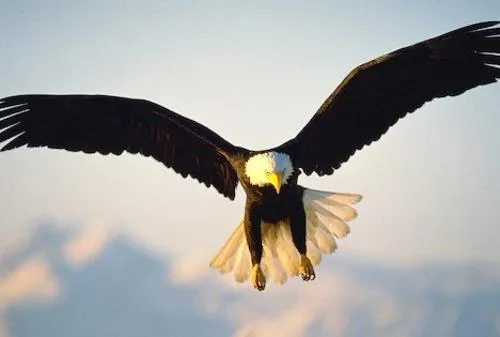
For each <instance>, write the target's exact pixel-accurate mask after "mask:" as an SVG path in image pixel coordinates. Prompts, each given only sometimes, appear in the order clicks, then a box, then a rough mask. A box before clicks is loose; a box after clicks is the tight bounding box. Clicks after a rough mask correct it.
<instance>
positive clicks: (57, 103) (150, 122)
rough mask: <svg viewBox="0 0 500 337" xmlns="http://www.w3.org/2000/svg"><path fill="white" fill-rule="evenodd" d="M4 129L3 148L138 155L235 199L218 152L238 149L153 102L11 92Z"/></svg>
mask: <svg viewBox="0 0 500 337" xmlns="http://www.w3.org/2000/svg"><path fill="white" fill-rule="evenodd" d="M1 118H3V119H1ZM3 128H5V129H4V130H3V131H2V132H1V133H0V143H1V142H3V141H5V140H8V139H12V138H13V139H12V140H11V141H10V142H9V143H7V144H6V145H5V146H4V147H3V148H2V151H5V150H11V149H14V148H17V147H20V146H23V145H28V147H38V146H47V147H49V148H54V149H65V150H69V151H82V152H85V153H94V152H99V153H101V154H109V153H113V154H115V155H119V154H121V153H122V152H123V151H127V152H130V153H141V154H143V155H145V156H151V157H153V158H155V159H156V160H158V161H160V162H162V163H163V164H165V166H167V167H171V168H173V169H174V170H175V171H176V172H177V173H179V174H181V175H182V176H183V177H187V176H188V175H190V176H191V177H193V178H195V179H197V180H198V181H200V182H202V183H204V184H205V185H206V186H207V187H208V186H213V187H215V188H216V189H217V191H219V192H220V193H221V194H223V195H224V196H226V197H229V198H230V199H234V193H235V188H236V185H237V184H238V178H237V175H236V172H235V171H234V169H233V166H232V165H231V164H230V163H229V162H228V161H227V159H226V157H224V155H223V153H222V150H223V151H226V152H227V153H232V152H234V151H235V150H236V148H235V147H234V146H232V145H231V144H230V143H229V142H227V141H225V140H224V139H223V138H222V137H220V136H218V135H217V134H216V133H215V132H212V131H211V130H209V129H208V128H206V127H204V126H203V125H200V124H198V123H197V122H195V121H192V120H190V119H188V118H185V117H183V116H180V115H179V114H176V113H175V112H173V111H171V110H169V109H166V108H164V107H162V106H159V105H157V104H154V103H152V102H148V101H145V100H139V99H129V98H122V97H114V96H104V95H20V96H12V97H7V98H4V99H3V100H1V101H0V130H1V129H3ZM214 144H215V145H214Z"/></svg>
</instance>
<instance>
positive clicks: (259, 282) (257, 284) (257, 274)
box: [250, 264, 266, 291]
mask: <svg viewBox="0 0 500 337" xmlns="http://www.w3.org/2000/svg"><path fill="white" fill-rule="evenodd" d="M250 279H251V280H252V285H253V287H254V288H255V289H257V290H258V291H262V290H264V289H265V288H266V277H265V276H264V273H263V272H262V269H261V268H260V265H258V264H255V265H254V266H253V267H252V272H251V273H250Z"/></svg>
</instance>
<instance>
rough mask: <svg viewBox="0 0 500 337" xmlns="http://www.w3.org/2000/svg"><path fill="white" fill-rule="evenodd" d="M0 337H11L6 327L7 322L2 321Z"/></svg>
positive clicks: (0, 321)
mask: <svg viewBox="0 0 500 337" xmlns="http://www.w3.org/2000/svg"><path fill="white" fill-rule="evenodd" d="M0 337H9V334H8V332H7V327H6V326H5V322H4V321H3V320H1V319H0Z"/></svg>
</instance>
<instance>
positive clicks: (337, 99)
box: [0, 21, 500, 290]
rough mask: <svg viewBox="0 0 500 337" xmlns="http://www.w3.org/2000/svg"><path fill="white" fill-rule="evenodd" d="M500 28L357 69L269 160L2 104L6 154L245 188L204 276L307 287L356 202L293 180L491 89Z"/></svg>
mask: <svg viewBox="0 0 500 337" xmlns="http://www.w3.org/2000/svg"><path fill="white" fill-rule="evenodd" d="M499 23H500V21H486V22H479V23H475V24H472V25H469V26H465V27H462V28H459V29H456V30H453V31H450V32H447V33H445V34H442V35H439V36H436V37H433V38H431V39H427V40H424V41H421V42H419V43H416V44H413V45H409V46H406V47H404V48H401V49H397V50H395V51H393V52H390V53H388V54H385V55H382V56H380V57H378V58H376V59H373V60H371V61H368V62H366V63H364V64H361V65H359V66H358V67H356V68H355V69H353V70H352V71H351V72H349V74H348V75H347V76H346V77H345V78H344V80H343V81H342V82H341V83H340V84H339V85H338V86H337V88H336V89H335V90H334V91H333V92H332V93H331V95H330V96H329V97H327V98H326V100H325V101H324V102H323V104H321V106H320V107H319V108H318V110H317V111H316V113H315V114H314V115H313V117H312V118H311V119H310V121H309V122H308V123H307V124H306V125H305V126H304V127H303V128H302V129H301V130H300V131H299V132H298V133H297V135H296V136H295V137H294V138H292V139H290V140H288V141H286V142H284V143H283V144H281V145H278V146H276V147H273V148H269V149H267V150H262V151H253V150H249V149H246V148H243V147H238V146H235V145H234V144H232V143H230V142H229V141H227V140H226V139H224V138H223V137H221V136H220V135H218V134H217V133H216V132H214V131H212V130H210V129H209V128H208V127H206V126H204V125H202V124H199V123H197V122H196V121H193V120H191V119H189V118H187V117H184V116H182V115H180V114H178V113H176V112H174V111H172V110H170V109H168V108H166V107H164V106H161V105H159V104H157V103H154V102H151V101H147V100H143V99H135V98H126V97H119V96H109V95H88V94H78V95H53V94H44V95H16V96H10V97H5V98H2V99H0V144H1V143H3V142H6V144H5V145H3V147H2V148H1V151H7V150H13V149H16V148H18V147H23V146H27V147H35V148H36V147H48V148H52V149H64V150H67V151H79V152H85V153H100V154H103V155H107V154H114V155H120V154H122V153H123V152H129V153H132V154H141V155H143V156H146V157H152V158H153V159H155V160H156V161H158V162H160V163H162V164H163V165H165V166H166V167H167V168H171V169H173V170H174V171H175V172H176V173H178V174H180V175H182V176H183V177H185V178H187V177H190V178H193V179H195V180H197V181H199V182H200V183H203V184H204V185H205V186H207V187H213V188H214V189H215V190H216V191H217V192H219V193H220V194H221V195H223V196H224V197H227V198H229V199H231V200H233V199H234V198H235V193H236V187H237V185H238V184H240V185H241V186H242V188H243V190H244V191H245V193H246V201H245V210H244V213H243V215H242V218H241V219H240V222H239V223H238V225H237V226H236V228H235V230H234V231H233V233H232V234H231V235H230V237H229V239H228V240H227V241H226V243H225V244H224V245H223V246H222V248H221V249H220V250H219V252H218V253H217V254H216V255H215V256H214V258H213V259H212V261H211V263H210V266H211V267H212V268H214V269H217V270H219V271H220V272H221V273H232V274H233V276H234V279H235V280H236V281H238V282H243V281H245V280H248V279H250V281H251V283H252V285H253V287H254V288H256V289H258V290H263V289H264V288H265V286H266V280H268V279H271V280H273V281H275V282H277V283H280V284H282V283H284V282H285V281H286V280H287V278H288V277H293V276H298V275H300V276H301V277H302V278H303V279H304V280H306V281H308V280H312V279H314V278H315V272H314V268H313V266H314V265H316V264H318V263H320V261H321V258H322V256H323V255H325V254H330V253H332V252H333V251H335V249H336V247H337V245H336V239H338V238H342V237H344V236H345V235H347V233H349V227H348V225H347V222H348V221H350V220H352V219H354V218H355V217H356V211H355V210H354V208H353V207H352V205H354V204H355V203H356V202H358V201H360V200H361V196H360V195H358V194H350V193H335V192H327V191H318V190H313V189H309V188H307V187H305V186H301V185H299V184H298V178H299V175H300V174H301V173H304V174H306V175H310V174H312V173H316V174H317V175H318V176H323V175H330V174H333V173H334V171H335V170H337V169H339V168H340V167H341V165H342V164H343V163H345V162H346V161H348V160H349V158H350V157H351V156H352V155H353V154H354V153H356V152H357V151H359V150H361V149H362V148H363V147H365V146H367V145H370V144H371V143H373V142H375V141H377V140H378V139H379V138H380V137H381V136H382V135H384V134H385V133H386V132H387V131H388V129H389V128H390V127H392V126H393V125H395V124H396V123H397V121H398V120H400V119H401V118H403V117H405V116H406V115H407V114H409V113H412V112H414V111H416V110H417V109H419V108H420V107H421V106H423V105H424V104H425V103H427V102H430V101H432V100H434V99H436V98H440V97H446V96H457V95H460V94H463V93H465V92H466V91H468V90H471V89H473V88H476V87H480V86H484V85H488V84H492V83H495V82H497V81H498V79H499V78H500V26H499Z"/></svg>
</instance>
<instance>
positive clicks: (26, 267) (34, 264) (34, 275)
mask: <svg viewBox="0 0 500 337" xmlns="http://www.w3.org/2000/svg"><path fill="white" fill-rule="evenodd" d="M58 294H59V282H58V280H57V278H56V277H54V275H53V274H52V272H51V270H50V265H49V264H48V262H47V261H46V260H45V259H44V258H42V257H33V258H31V259H29V260H27V261H25V262H24V263H22V264H21V265H19V266H18V267H17V268H16V269H14V270H13V271H12V272H11V273H9V274H7V275H6V276H4V277H3V278H1V279H0V307H6V306H9V305H12V304H14V303H17V302H20V301H24V300H30V299H35V300H36V299H53V298H55V297H57V296H58Z"/></svg>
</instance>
